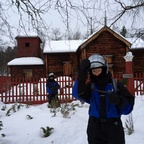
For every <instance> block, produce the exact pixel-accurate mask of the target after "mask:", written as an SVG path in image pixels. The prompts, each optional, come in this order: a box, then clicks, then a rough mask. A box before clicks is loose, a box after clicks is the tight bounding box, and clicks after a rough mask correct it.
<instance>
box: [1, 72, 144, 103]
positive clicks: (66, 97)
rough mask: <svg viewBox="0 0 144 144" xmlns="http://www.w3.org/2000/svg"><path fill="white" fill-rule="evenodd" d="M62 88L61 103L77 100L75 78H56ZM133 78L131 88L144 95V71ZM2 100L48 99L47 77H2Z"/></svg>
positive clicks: (59, 95) (59, 93)
mask: <svg viewBox="0 0 144 144" xmlns="http://www.w3.org/2000/svg"><path fill="white" fill-rule="evenodd" d="M115 77H116V78H117V79H119V80H120V81H121V82H124V83H126V82H127V81H128V79H123V78H122V75H116V76H115ZM56 80H57V82H58V83H59V84H60V86H61V88H60V90H59V92H58V97H59V99H60V102H61V103H64V102H66V101H67V102H71V101H73V100H75V99H74V98H73V97H72V87H73V85H74V80H73V79H72V78H70V77H68V76H62V77H58V78H56ZM131 80H132V81H133V82H134V85H133V87H132V88H131V89H129V90H130V92H133V93H134V95H135V96H137V95H144V73H139V74H135V75H134V77H133V78H131ZM0 101H2V102H4V103H14V102H21V103H27V104H42V103H45V102H47V101H48V99H47V92H46V78H40V79H38V78H34V79H31V80H25V79H23V78H19V79H11V78H10V77H7V78H6V77H0Z"/></svg>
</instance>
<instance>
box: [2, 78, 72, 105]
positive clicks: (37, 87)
mask: <svg viewBox="0 0 144 144" xmlns="http://www.w3.org/2000/svg"><path fill="white" fill-rule="evenodd" d="M1 79H2V78H1ZM8 79H9V80H8V81H7V82H6V83H5V82H4V80H1V81H0V83H1V92H0V101H2V102H4V103H14V102H21V103H27V104H42V103H45V102H47V101H48V99H47V92H46V78H40V79H39V78H34V79H31V80H25V79H24V78H19V79H18V78H17V79H10V78H8ZM56 81H57V82H58V83H59V84H60V87H61V88H60V90H59V91H58V97H59V100H60V102H61V103H64V102H71V101H73V100H74V98H73V97H72V86H73V84H74V81H73V80H72V78H70V77H67V76H62V77H57V78H56Z"/></svg>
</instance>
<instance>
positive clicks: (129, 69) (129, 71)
mask: <svg viewBox="0 0 144 144" xmlns="http://www.w3.org/2000/svg"><path fill="white" fill-rule="evenodd" d="M133 57H134V56H133V54H132V52H127V53H126V55H125V56H124V57H123V58H124V59H125V69H126V74H124V75H123V78H127V85H126V86H127V88H128V90H129V91H130V92H131V94H132V95H134V78H133V66H132V60H133Z"/></svg>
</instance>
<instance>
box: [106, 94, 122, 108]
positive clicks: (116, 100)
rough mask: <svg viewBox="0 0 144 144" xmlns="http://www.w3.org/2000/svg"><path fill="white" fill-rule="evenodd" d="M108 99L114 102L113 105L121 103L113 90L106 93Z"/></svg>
mask: <svg viewBox="0 0 144 144" xmlns="http://www.w3.org/2000/svg"><path fill="white" fill-rule="evenodd" d="M108 100H109V102H110V103H112V104H115V105H119V104H120V103H121V97H120V96H119V95H118V94H117V93H114V92H112V93H110V94H109V95H108Z"/></svg>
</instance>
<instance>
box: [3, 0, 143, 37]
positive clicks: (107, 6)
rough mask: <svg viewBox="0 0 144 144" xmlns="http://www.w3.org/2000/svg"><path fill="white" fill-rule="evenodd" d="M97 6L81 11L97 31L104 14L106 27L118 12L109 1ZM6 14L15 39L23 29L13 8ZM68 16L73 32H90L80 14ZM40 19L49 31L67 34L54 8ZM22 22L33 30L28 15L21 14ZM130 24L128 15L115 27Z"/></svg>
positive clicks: (79, 1)
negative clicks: (53, 29)
mask: <svg viewBox="0 0 144 144" xmlns="http://www.w3.org/2000/svg"><path fill="white" fill-rule="evenodd" d="M35 1H39V0H35ZM61 1H62V0H61ZM6 2H7V0H2V1H1V3H6ZM44 2H45V0H43V1H39V3H40V4H41V5H42V4H44ZM72 2H73V3H78V4H81V0H73V1H72ZM84 2H85V5H87V6H91V5H93V4H94V1H90V2H89V3H86V2H87V1H84ZM128 2H129V3H130V2H133V0H129V1H127V3H128ZM6 4H7V3H6ZM99 6H101V8H100V9H99V8H97V9H92V10H91V11H89V13H88V12H87V11H83V12H84V13H85V15H86V16H87V17H89V21H90V18H91V17H93V19H92V26H93V28H94V29H95V30H97V29H99V27H101V26H104V18H105V13H106V17H107V25H108V26H109V25H110V23H111V22H112V21H111V19H112V17H113V15H114V14H116V13H117V12H118V11H119V10H120V8H119V7H118V5H117V4H115V3H114V0H109V1H106V0H99V3H97V5H96V6H95V7H99ZM45 7H46V6H45ZM7 12H8V14H7V21H8V22H10V24H11V25H12V26H13V28H12V31H13V32H14V36H13V37H16V36H17V35H19V34H20V33H22V31H23V28H22V27H19V26H18V25H19V18H20V17H19V15H18V11H17V10H16V8H14V7H9V8H8V9H7ZM69 14H70V19H69V27H70V29H71V30H72V31H73V32H74V31H77V30H80V32H81V33H82V34H84V33H85V32H86V31H90V26H88V22H87V20H86V18H84V16H83V15H82V13H77V12H74V11H73V10H71V11H70V10H69ZM63 16H64V15H63ZM42 17H43V19H44V21H45V22H46V24H47V26H48V27H49V28H50V29H52V28H59V29H60V30H61V33H63V34H64V33H66V32H68V31H67V27H66V25H65V23H64V22H63V21H64V19H62V17H61V16H60V14H59V13H58V11H57V10H55V9H54V7H51V9H50V10H47V12H45V13H44V14H43V15H42ZM23 22H24V27H25V29H26V30H27V31H28V30H31V31H32V30H33V29H32V27H31V25H30V23H31V22H30V20H29V18H28V15H27V14H24V13H23ZM132 22H133V21H132V17H131V14H130V13H129V15H126V16H124V17H123V18H122V19H121V20H120V21H118V22H117V25H116V26H119V28H120V29H121V28H122V27H123V26H124V25H125V26H126V28H132V25H131V24H132ZM141 26H142V27H143V22H139V23H138V27H141ZM133 27H136V25H133Z"/></svg>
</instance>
